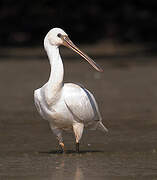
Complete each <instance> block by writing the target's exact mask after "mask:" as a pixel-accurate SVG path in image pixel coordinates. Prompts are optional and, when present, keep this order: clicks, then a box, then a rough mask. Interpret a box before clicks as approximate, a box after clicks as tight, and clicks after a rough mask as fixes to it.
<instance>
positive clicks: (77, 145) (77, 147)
mask: <svg viewBox="0 0 157 180" xmlns="http://www.w3.org/2000/svg"><path fill="white" fill-rule="evenodd" d="M76 152H77V153H79V152H80V151H79V143H76Z"/></svg>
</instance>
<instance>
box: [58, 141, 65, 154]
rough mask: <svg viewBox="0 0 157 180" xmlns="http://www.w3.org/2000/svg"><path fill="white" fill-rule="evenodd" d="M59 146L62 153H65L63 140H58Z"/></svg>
mask: <svg viewBox="0 0 157 180" xmlns="http://www.w3.org/2000/svg"><path fill="white" fill-rule="evenodd" d="M59 146H60V148H61V151H62V153H65V146H64V143H63V142H59Z"/></svg>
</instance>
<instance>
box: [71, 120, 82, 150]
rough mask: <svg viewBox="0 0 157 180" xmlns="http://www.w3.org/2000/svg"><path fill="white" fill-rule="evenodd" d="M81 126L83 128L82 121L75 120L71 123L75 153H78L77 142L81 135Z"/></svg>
mask: <svg viewBox="0 0 157 180" xmlns="http://www.w3.org/2000/svg"><path fill="white" fill-rule="evenodd" d="M83 128H84V124H82V123H78V122H75V123H74V124H73V130H74V134H75V139H76V152H77V153H79V142H80V139H81V137H82V133H83Z"/></svg>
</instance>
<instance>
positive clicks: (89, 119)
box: [34, 28, 108, 152]
mask: <svg viewBox="0 0 157 180" xmlns="http://www.w3.org/2000/svg"><path fill="white" fill-rule="evenodd" d="M60 45H64V46H66V47H68V48H71V49H72V50H73V51H75V52H76V53H78V54H80V55H81V56H82V57H83V58H84V59H86V60H87V61H88V62H89V63H90V64H91V65H92V66H93V67H94V68H95V69H96V70H97V71H100V72H101V71H103V70H102V69H101V68H100V66H98V65H97V64H96V63H95V62H94V61H93V60H92V59H91V58H89V57H88V56H87V55H86V54H85V53H83V52H82V51H81V50H80V49H78V47H76V46H75V45H74V44H73V42H72V41H71V40H70V39H69V37H68V35H67V34H66V33H65V32H64V31H63V30H62V29H60V28H53V29H51V30H50V31H49V32H48V33H47V35H46V37H45V39H44V48H45V50H46V52H47V55H48V58H49V61H50V66H51V72H50V77H49V80H48V82H47V83H46V84H45V85H43V86H42V87H41V88H39V89H37V90H35V91H34V101H35V105H36V108H37V110H38V112H39V114H40V115H41V116H42V117H43V118H44V119H45V120H48V122H49V124H50V127H51V130H52V131H53V133H54V134H55V135H56V137H57V139H58V141H59V145H60V147H61V149H62V151H63V152H64V151H65V147H64V143H63V137H62V131H63V130H73V131H74V135H75V138H76V152H79V142H80V139H81V137H82V133H83V129H84V127H88V128H90V129H100V130H102V131H103V132H107V131H108V130H107V128H106V127H105V126H104V125H103V123H102V118H101V115H100V112H99V109H98V105H97V103H96V100H95V98H94V96H93V95H92V94H91V93H90V92H89V91H88V90H87V89H85V88H84V87H82V86H80V85H77V84H73V83H63V76H64V68H63V63H62V59H61V57H60V54H59V46H60Z"/></svg>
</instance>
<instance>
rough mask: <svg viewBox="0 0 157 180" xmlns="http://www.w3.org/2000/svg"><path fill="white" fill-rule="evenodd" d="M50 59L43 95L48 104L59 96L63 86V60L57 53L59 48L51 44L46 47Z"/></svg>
mask: <svg viewBox="0 0 157 180" xmlns="http://www.w3.org/2000/svg"><path fill="white" fill-rule="evenodd" d="M46 51H47V55H48V58H49V61H50V66H51V72H50V77H49V80H48V82H47V84H46V89H45V96H46V100H47V103H48V104H53V103H55V101H57V99H58V98H59V96H60V92H61V89H62V86H63V76H64V69H63V62H62V59H61V57H60V54H59V48H58V47H56V46H51V47H47V48H46Z"/></svg>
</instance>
